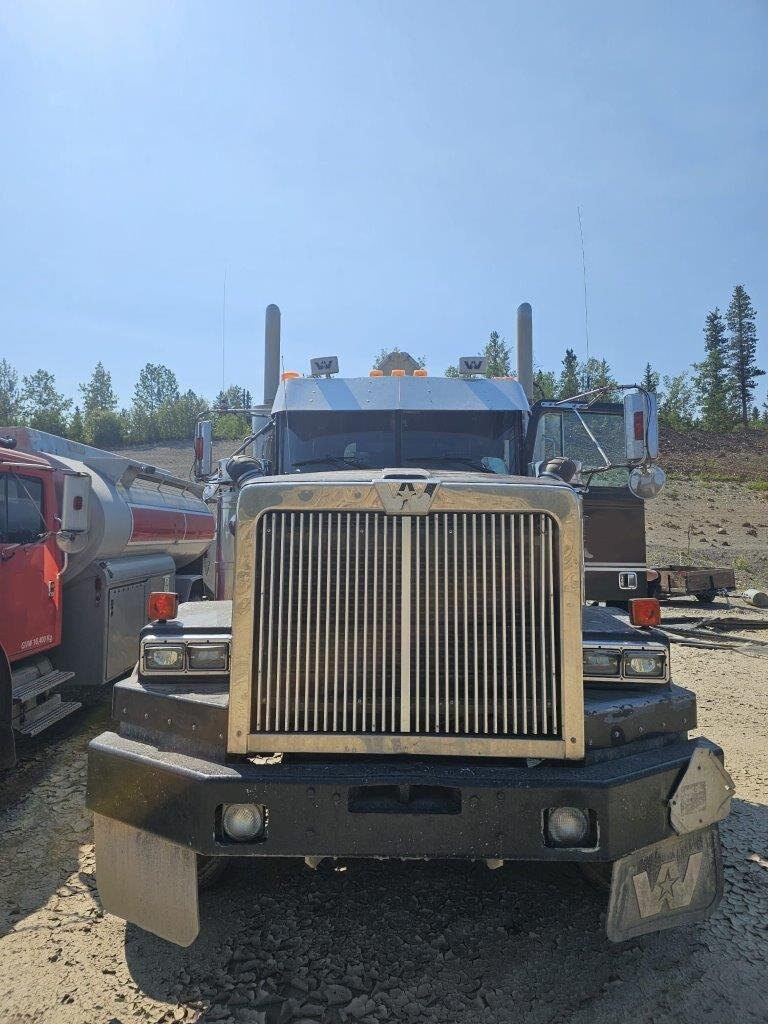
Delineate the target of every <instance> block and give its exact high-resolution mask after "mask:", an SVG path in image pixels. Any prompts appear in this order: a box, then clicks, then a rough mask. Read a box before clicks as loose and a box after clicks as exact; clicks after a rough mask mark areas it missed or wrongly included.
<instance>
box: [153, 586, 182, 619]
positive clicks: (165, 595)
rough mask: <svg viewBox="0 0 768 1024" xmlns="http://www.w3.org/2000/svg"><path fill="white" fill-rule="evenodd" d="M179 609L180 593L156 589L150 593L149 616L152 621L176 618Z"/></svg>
mask: <svg viewBox="0 0 768 1024" xmlns="http://www.w3.org/2000/svg"><path fill="white" fill-rule="evenodd" d="M178 609H179V595H178V594H174V593H173V592H169V591H165V590H156V591H154V592H153V593H152V594H150V595H149V601H148V602H147V617H148V618H149V621H150V622H166V621H167V620H168V619H175V618H176V612H177V611H178Z"/></svg>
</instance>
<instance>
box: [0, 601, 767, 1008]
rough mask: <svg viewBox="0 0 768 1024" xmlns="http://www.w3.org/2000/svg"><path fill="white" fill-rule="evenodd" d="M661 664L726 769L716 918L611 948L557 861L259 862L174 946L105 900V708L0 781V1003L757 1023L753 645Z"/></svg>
mask: <svg viewBox="0 0 768 1024" xmlns="http://www.w3.org/2000/svg"><path fill="white" fill-rule="evenodd" d="M693 611H694V609H691V613H693ZM695 613H696V614H697V615H699V614H701V610H700V609H698V608H697V609H695ZM751 635H752V636H755V634H751ZM757 635H762V636H764V637H766V638H768V631H766V632H761V633H759V634H757ZM674 663H675V666H676V673H675V674H676V677H677V678H678V679H685V681H686V682H687V683H688V685H691V686H692V687H693V688H694V689H695V690H696V691H697V693H698V696H699V708H700V728H701V731H702V732H704V733H706V734H707V735H709V736H710V737H712V738H713V739H715V740H717V741H718V742H720V743H721V744H722V745H723V746H724V747H725V749H726V754H727V764H728V767H729V769H730V771H731V772H732V774H733V776H734V778H735V781H736V784H737V792H738V799H736V800H735V801H734V807H733V813H732V815H731V818H730V819H729V821H728V822H727V823H726V824H725V826H724V829H723V833H724V841H725V849H726V897H725V900H724V901H723V904H722V905H721V907H720V909H719V910H718V912H717V914H716V916H715V917H714V918H713V919H711V920H710V921H709V922H707V923H705V924H702V925H698V926H693V927H691V928H689V929H686V930H682V931H673V932H665V933H661V934H659V935H654V936H647V937H645V938H643V939H641V940H638V941H634V942H631V943H629V944H626V945H621V946H612V945H610V944H609V943H608V942H607V941H606V939H605V937H604V934H603V928H604V912H605V905H604V897H603V896H602V895H600V894H598V893H596V892H595V891H593V890H592V889H591V888H590V887H589V886H588V885H587V884H586V883H585V882H584V881H583V880H582V878H581V876H580V875H579V874H578V873H577V872H576V871H575V870H573V869H571V868H569V867H554V866H551V867H542V866H531V867H528V866H507V867H504V868H503V869H501V870H499V871H493V872H492V871H488V870H487V869H486V868H485V866H484V865H479V864H477V865H475V864H463V863H451V862H432V863H421V862H418V863H417V862H407V863H401V862H362V861H361V862H356V861H349V862H346V863H344V864H336V865H333V864H331V863H325V864H323V865H321V868H320V870H319V871H317V872H312V871H309V870H308V869H306V868H305V867H304V865H303V863H298V862H295V861H290V860H265V861H261V862H250V863H241V864H239V865H237V866H236V867H234V868H233V869H232V870H231V872H230V873H229V875H228V876H227V877H226V880H225V881H224V883H223V884H222V885H220V886H219V887H218V888H216V889H214V890H212V891H211V892H208V893H206V894H204V896H203V898H202V902H201V917H202V935H201V937H200V939H198V941H197V943H196V944H195V945H194V946H192V947H191V948H190V949H189V950H180V949H178V948H176V947H174V946H171V945H169V944H167V943H165V942H163V941H162V940H160V939H156V938H154V937H152V936H149V935H146V934H144V933H142V932H140V931H139V930H137V929H135V928H133V927H130V926H129V927H128V928H126V926H125V925H124V924H122V923H121V922H120V921H118V920H117V919H115V918H112V917H110V916H109V915H107V916H105V915H103V913H102V911H101V908H100V906H99V900H98V893H97V891H96V888H95V882H94V874H93V870H94V865H93V860H94V857H93V846H92V837H91V829H90V822H89V816H88V814H87V812H86V810H85V808H84V785H85V746H86V743H87V741H88V739H89V738H90V736H92V735H95V734H96V733H97V732H99V731H101V730H102V729H103V728H104V727H105V725H106V722H107V712H106V710H102V711H100V712H99V713H98V714H96V715H95V716H94V715H93V714H92V715H91V717H90V718H81V719H80V721H79V722H74V723H70V724H69V725H68V726H67V727H66V730H65V731H63V732H61V733H59V735H58V736H56V737H53V738H52V739H51V740H49V741H48V742H47V745H46V746H45V747H42V748H37V750H32V751H31V752H29V753H27V754H26V755H25V758H24V762H23V764H22V765H21V766H20V768H18V769H16V770H15V771H14V772H12V773H10V774H9V775H8V776H7V777H6V779H5V780H3V783H2V785H0V807H2V809H1V810H0V835H2V840H0V843H1V844H2V845H1V847H0V849H1V850H2V863H3V865H4V868H5V870H4V871H3V873H2V877H1V878H0V936H1V937H0V958H1V960H0V962H2V964H3V971H2V982H0V1006H1V1007H2V1009H1V1010H0V1020H2V1021H3V1022H4V1024H21V1022H31V1021H35V1022H55V1024H75V1022H76V1024H127V1022H129V1021H134V1020H141V1021H158V1022H159V1021H184V1020H185V1021H203V1022H204V1021H226V1022H233V1024H284V1022H290V1021H297V1022H302V1021H303V1022H304V1024H307V1022H312V1021H314V1022H329V1024H336V1022H342V1021H352V1022H355V1021H363V1022H366V1024H374V1022H383V1021H387V1022H393V1021H398V1022H399V1021H437V1022H449V1021H457V1022H476V1021H523V1020H524V1021H527V1022H532V1024H538V1022H541V1024H545V1022H556V1021H562V1022H565V1021H568V1022H574V1024H578V1022H584V1024H587V1022H589V1024H609V1022H613V1021H615V1020H617V1019H620V1020H622V1021H623V1022H625V1024H629V1022H635V1021H637V1022H640V1021H643V1022H650V1021H653V1022H655V1024H667V1022H669V1024H672V1022H675V1024H679V1022H692V1024H705V1022H723V1021H735V1020H738V1021H740V1022H750V1021H755V1022H757V1021H765V1020H766V1009H765V1007H766V995H765V993H766V989H767V988H768V962H767V961H768V935H767V934H766V920H768V806H766V804H767V802H768V765H767V764H766V758H765V752H766V749H768V694H766V686H765V679H766V661H765V660H764V659H759V658H750V657H745V656H743V655H739V654H734V653H731V652H727V651H714V652H712V651H702V650H699V649H691V648H681V647H676V648H675V650H674ZM65 725H66V723H65Z"/></svg>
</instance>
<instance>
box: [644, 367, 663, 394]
mask: <svg viewBox="0 0 768 1024" xmlns="http://www.w3.org/2000/svg"><path fill="white" fill-rule="evenodd" d="M660 384H661V374H660V373H656V371H655V370H654V369H653V367H652V366H651V364H650V363H646V364H645V369H644V370H643V376H642V377H641V378H640V387H641V388H645V390H646V391H648V392H650V394H652V395H657V394H658V393H659V385H660Z"/></svg>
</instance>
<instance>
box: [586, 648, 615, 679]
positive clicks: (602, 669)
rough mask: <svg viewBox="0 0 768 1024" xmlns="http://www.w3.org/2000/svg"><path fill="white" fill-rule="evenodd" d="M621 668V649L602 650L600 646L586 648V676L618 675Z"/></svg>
mask: <svg viewBox="0 0 768 1024" xmlns="http://www.w3.org/2000/svg"><path fill="white" fill-rule="evenodd" d="M620 668H621V653H620V652H619V651H601V650H600V648H598V647H595V648H589V647H586V648H585V649H584V675H585V676H587V677H589V676H598V677H602V676H618V674H619V670H620Z"/></svg>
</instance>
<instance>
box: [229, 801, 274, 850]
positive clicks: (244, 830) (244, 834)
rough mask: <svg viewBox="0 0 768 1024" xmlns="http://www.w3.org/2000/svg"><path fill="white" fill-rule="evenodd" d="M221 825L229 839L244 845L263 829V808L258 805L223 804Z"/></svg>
mask: <svg viewBox="0 0 768 1024" xmlns="http://www.w3.org/2000/svg"><path fill="white" fill-rule="evenodd" d="M221 825H222V828H223V829H224V831H225V833H226V834H227V835H228V836H229V838H230V839H234V840H235V841H236V842H238V843H246V842H248V840H249V839H255V838H256V836H257V835H258V834H259V833H260V832H261V830H262V829H263V828H264V808H263V807H262V806H261V805H260V804H225V805H224V811H223V813H222V815H221Z"/></svg>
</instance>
